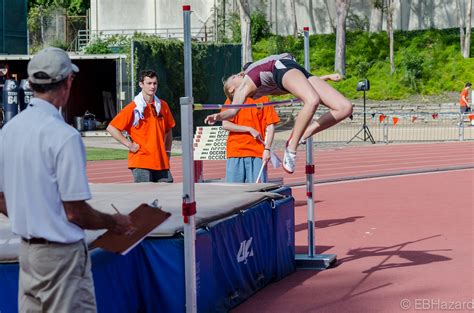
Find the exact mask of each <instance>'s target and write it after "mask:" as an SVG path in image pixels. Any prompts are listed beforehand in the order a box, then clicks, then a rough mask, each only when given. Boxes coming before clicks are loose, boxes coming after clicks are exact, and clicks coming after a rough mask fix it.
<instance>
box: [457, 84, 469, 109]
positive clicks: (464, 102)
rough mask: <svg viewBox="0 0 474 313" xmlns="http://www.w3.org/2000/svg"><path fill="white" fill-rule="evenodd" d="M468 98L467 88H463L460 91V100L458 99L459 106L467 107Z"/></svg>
mask: <svg viewBox="0 0 474 313" xmlns="http://www.w3.org/2000/svg"><path fill="white" fill-rule="evenodd" d="M463 96H464V97H466V100H464V99H463ZM468 97H469V90H468V89H467V88H464V89H463V90H462V91H461V98H460V99H459V104H460V105H461V106H462V107H465V106H467V104H468V103H467V99H468Z"/></svg>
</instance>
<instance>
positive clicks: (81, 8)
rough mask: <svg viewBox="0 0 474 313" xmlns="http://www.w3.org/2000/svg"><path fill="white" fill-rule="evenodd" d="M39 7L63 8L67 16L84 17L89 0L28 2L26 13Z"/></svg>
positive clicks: (88, 6) (35, 0) (41, 0)
mask: <svg viewBox="0 0 474 313" xmlns="http://www.w3.org/2000/svg"><path fill="white" fill-rule="evenodd" d="M39 6H42V7H45V8H46V7H55V8H64V9H66V10H67V13H68V15H85V14H86V11H87V9H88V8H90V0H28V12H29V11H30V10H31V9H32V8H35V7H39Z"/></svg>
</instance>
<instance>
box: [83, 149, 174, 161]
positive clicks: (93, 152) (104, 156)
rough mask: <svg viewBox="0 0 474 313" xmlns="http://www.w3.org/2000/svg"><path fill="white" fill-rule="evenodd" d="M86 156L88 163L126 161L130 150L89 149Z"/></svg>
mask: <svg viewBox="0 0 474 313" xmlns="http://www.w3.org/2000/svg"><path fill="white" fill-rule="evenodd" d="M180 155H181V154H179V153H174V152H172V153H171V156H180ZM86 156H87V161H104V160H126V159H127V158H128V150H123V149H111V148H92V147H87V148H86Z"/></svg>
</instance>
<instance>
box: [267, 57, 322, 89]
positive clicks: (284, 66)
mask: <svg viewBox="0 0 474 313" xmlns="http://www.w3.org/2000/svg"><path fill="white" fill-rule="evenodd" d="M294 68H295V69H297V70H299V71H300V72H301V73H303V75H304V76H306V78H309V77H311V76H313V74H311V73H310V72H308V71H307V70H306V69H305V68H304V67H302V66H301V65H299V64H298V63H296V62H295V60H292V59H281V60H278V61H276V62H275V68H274V69H273V80H275V83H276V85H277V86H278V88H280V89H281V90H285V91H288V90H286V89H285V88H284V87H283V76H284V75H285V74H286V72H288V71H289V70H291V69H294Z"/></svg>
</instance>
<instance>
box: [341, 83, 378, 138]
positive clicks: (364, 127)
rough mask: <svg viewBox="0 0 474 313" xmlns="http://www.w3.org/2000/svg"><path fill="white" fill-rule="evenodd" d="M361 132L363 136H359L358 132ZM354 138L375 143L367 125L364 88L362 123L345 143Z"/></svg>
mask: <svg viewBox="0 0 474 313" xmlns="http://www.w3.org/2000/svg"><path fill="white" fill-rule="evenodd" d="M362 132H363V134H364V137H359V134H360V133H362ZM355 138H359V139H361V140H364V141H367V140H370V142H371V143H373V144H374V143H375V140H374V137H373V136H372V134H371V133H370V129H369V126H367V119H366V110H365V90H364V124H363V125H362V128H361V129H359V131H358V132H357V133H356V134H355V135H354V136H353V137H352V138H351V139H350V140H349V141H348V142H347V143H350V142H351V141H352V140H354V139H355Z"/></svg>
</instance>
